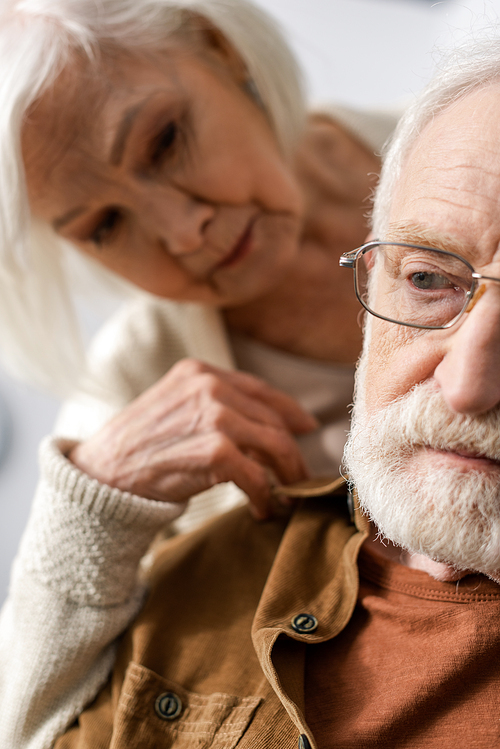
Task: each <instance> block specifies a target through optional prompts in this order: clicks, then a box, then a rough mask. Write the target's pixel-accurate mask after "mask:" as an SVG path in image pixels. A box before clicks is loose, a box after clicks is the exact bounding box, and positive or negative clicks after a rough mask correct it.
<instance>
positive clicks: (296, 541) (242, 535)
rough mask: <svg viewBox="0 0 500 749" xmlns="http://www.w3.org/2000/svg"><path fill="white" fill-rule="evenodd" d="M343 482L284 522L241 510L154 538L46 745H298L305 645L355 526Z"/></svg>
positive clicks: (336, 585) (334, 626)
mask: <svg viewBox="0 0 500 749" xmlns="http://www.w3.org/2000/svg"><path fill="white" fill-rule="evenodd" d="M355 523H356V524H354V523H353V522H352V521H351V519H350V516H349V512H348V509H347V497H346V490H345V487H340V489H339V490H338V492H337V493H336V495H334V496H328V497H325V498H319V499H318V498H317V499H307V500H305V501H304V502H303V504H302V505H301V507H300V508H299V509H297V510H296V511H295V512H294V513H293V515H292V516H291V518H290V519H289V520H286V519H279V520H273V521H270V522H266V523H255V522H254V521H253V520H252V519H251V517H250V515H249V513H248V510H247V509H246V508H240V509H237V510H234V511H232V512H230V513H228V514H227V515H224V516H222V517H220V518H217V519H216V520H215V521H212V522H211V523H210V524H209V525H208V526H205V527H204V528H203V529H202V530H199V531H196V532H195V533H192V534H190V535H188V536H184V537H179V538H177V539H175V540H174V541H168V542H167V543H166V545H165V547H164V548H163V549H161V550H160V551H159V552H158V554H157V558H156V561H155V564H154V566H153V569H152V571H151V575H150V580H151V592H150V595H149V597H148V599H147V602H146V605H145V607H144V609H143V611H142V613H141V614H140V616H139V617H138V619H137V620H136V621H135V622H134V624H133V625H132V626H131V628H130V629H129V630H128V631H127V632H126V633H125V635H124V636H123V639H122V642H121V644H120V646H119V650H118V657H117V662H116V666H115V668H114V671H113V674H112V676H111V679H110V681H109V683H108V685H107V687H106V688H105V689H104V690H103V691H102V692H101V694H100V695H99V696H98V697H97V699H96V700H95V702H94V703H93V704H92V705H90V706H89V707H88V708H87V709H86V710H85V711H84V712H83V714H82V715H81V716H80V718H79V720H78V722H77V723H76V724H75V725H74V726H72V727H71V728H70V729H69V730H68V732H67V733H66V734H65V735H64V736H62V737H61V738H59V740H58V741H57V742H56V745H55V747H56V749H153V748H154V749H160V747H161V748H163V747H174V749H195V748H196V749H208V748H209V747H210V748H211V749H233V747H235V746H236V745H238V748H239V749H250V748H251V749H264V748H266V749H270V748H271V747H272V748H273V749H281V748H283V749H297V747H298V746H300V747H305V749H307V745H308V742H309V743H310V745H311V746H312V747H315V742H314V737H313V736H312V734H311V732H310V730H309V728H308V726H307V724H306V722H305V718H304V665H305V646H306V644H307V643H315V642H323V641H325V640H328V639H330V638H332V637H335V636H336V635H337V634H338V633H339V632H340V631H341V630H342V629H343V627H344V626H345V625H346V624H347V622H348V621H349V619H350V617H351V614H352V611H353V609H354V606H355V604H356V597H357V590H358V574H357V566H356V559H357V554H358V551H359V548H360V546H361V544H362V542H363V540H364V539H365V538H366V536H367V522H366V520H365V519H364V518H363V517H362V516H360V515H359V513H358V512H356V518H355Z"/></svg>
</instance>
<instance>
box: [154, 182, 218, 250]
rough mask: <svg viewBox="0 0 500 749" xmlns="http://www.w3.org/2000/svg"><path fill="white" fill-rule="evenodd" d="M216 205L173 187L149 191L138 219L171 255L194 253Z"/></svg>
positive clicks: (198, 247)
mask: <svg viewBox="0 0 500 749" xmlns="http://www.w3.org/2000/svg"><path fill="white" fill-rule="evenodd" d="M214 214H215V207H214V206H213V205H212V204H210V203H207V202H205V201H203V200H202V199H199V198H197V197H194V196H192V195H190V194H189V193H187V192H184V191H183V190H180V189H176V188H174V187H162V188H158V187H156V186H155V189H152V190H151V191H148V192H147V194H146V196H145V199H144V212H143V214H142V217H141V220H142V222H143V224H144V227H145V230H146V232H147V234H149V235H150V236H151V238H152V239H153V240H154V241H160V242H161V243H162V244H163V245H164V247H165V248H166V249H167V251H168V252H169V253H170V255H172V256H174V257H180V256H181V255H191V254H193V253H196V252H197V251H198V250H199V249H200V248H201V247H202V246H203V242H204V239H205V231H206V228H207V226H208V224H209V223H210V222H211V220H212V219H213V217H214Z"/></svg>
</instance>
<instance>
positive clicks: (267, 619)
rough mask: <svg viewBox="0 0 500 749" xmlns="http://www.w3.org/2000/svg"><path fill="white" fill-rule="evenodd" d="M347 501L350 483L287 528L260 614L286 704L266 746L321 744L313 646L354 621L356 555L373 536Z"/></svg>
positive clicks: (269, 667)
mask: <svg viewBox="0 0 500 749" xmlns="http://www.w3.org/2000/svg"><path fill="white" fill-rule="evenodd" d="M345 502H346V496H345V488H344V491H343V492H342V493H341V494H340V495H339V496H334V497H327V498H321V499H309V500H306V501H305V502H304V506H303V508H302V509H301V510H300V511H299V512H298V513H296V514H295V516H294V518H293V521H292V522H291V523H290V525H289V527H288V528H287V531H286V533H285V536H284V538H283V541H282V544H281V546H280V549H279V551H278V554H277V557H276V561H275V564H274V566H273V568H272V570H271V573H270V575H269V578H268V581H267V583H266V586H265V588H264V591H263V595H262V598H261V601H260V604H259V607H258V609H257V612H256V616H255V619H254V624H253V628H252V639H253V643H254V647H255V650H256V653H257V656H258V658H259V661H260V664H261V668H262V670H263V673H264V674H265V677H266V679H267V682H268V685H269V687H270V688H271V689H272V693H273V696H274V697H277V698H278V700H279V703H280V705H281V706H282V708H284V711H283V710H282V716H281V718H280V720H281V722H282V726H281V732H280V730H276V725H274V726H270V727H269V732H270V737H271V735H272V736H273V737H274V739H273V740H272V741H271V740H270V741H269V742H265V741H264V742H263V746H266V747H267V746H273V747H276V746H277V745H279V746H281V747H290V749H295V748H296V747H297V749H316V746H317V745H316V742H315V739H314V736H313V734H312V732H311V730H310V729H309V727H308V725H307V722H306V716H305V695H304V681H305V664H306V649H307V646H311V645H314V644H316V643H320V642H325V641H326V640H329V639H331V638H333V637H335V636H336V635H338V634H339V633H340V632H341V631H342V629H343V628H344V627H345V626H346V624H347V623H348V622H349V620H350V618H351V615H352V612H353V610H354V607H355V605H356V600H357V593H358V571H357V564H356V560H357V556H358V552H359V549H360V547H361V545H362V543H363V541H364V540H365V539H366V538H367V536H368V523H367V520H366V518H364V517H363V516H361V515H360V513H359V510H358V509H356V511H355V518H354V519H353V520H351V519H350V517H349V514H348V511H347V505H346V504H345ZM332 510H334V517H333V519H332ZM337 512H338V517H337V518H335V515H336V514H337ZM353 521H354V522H353ZM276 737H278V742H276ZM258 743H260V742H258Z"/></svg>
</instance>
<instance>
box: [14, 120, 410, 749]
mask: <svg viewBox="0 0 500 749" xmlns="http://www.w3.org/2000/svg"><path fill="white" fill-rule="evenodd" d="M333 114H334V115H335V116H337V118H338V119H339V120H340V121H342V122H344V123H345V124H347V125H349V126H350V127H351V128H353V129H355V131H356V133H357V135H358V136H359V137H361V138H362V139H363V140H365V142H367V143H368V144H369V145H370V146H371V147H372V148H373V149H374V150H378V149H379V148H380V147H381V145H382V141H383V140H384V139H385V137H386V136H387V134H388V132H389V131H390V128H391V127H392V126H393V125H394V122H395V119H394V117H392V116H385V117H384V116H382V117H381V116H380V115H376V116H375V117H371V116H368V115H364V116H361V115H359V114H356V113H352V112H350V111H348V110H336V111H333ZM184 357H194V358H198V359H202V360H204V361H207V362H209V363H212V364H214V365H216V366H219V367H227V368H231V367H232V366H233V362H232V357H231V352H230V349H229V345H228V341H227V337H226V334H225V330H224V326H223V324H222V321H221V319H220V317H219V315H218V313H217V312H216V311H214V310H210V309H206V308H202V307H200V306H198V305H194V304H193V305H190V304H188V305H177V304H174V303H170V302H163V301H158V300H155V299H152V298H150V297H148V296H147V295H144V296H143V297H140V298H139V299H138V300H137V301H136V302H135V303H133V304H132V305H129V306H127V307H126V308H125V309H124V310H123V311H122V312H120V313H119V314H118V315H117V316H116V317H115V318H114V319H113V320H112V321H111V322H110V323H108V324H107V325H106V326H105V327H104V329H103V331H102V332H101V333H100V334H99V336H98V337H97V339H96V341H95V343H94V345H93V347H92V350H91V354H90V371H91V373H92V376H93V382H94V383H95V387H94V389H93V390H92V392H91V393H90V392H88V391H87V392H85V393H83V392H82V393H79V394H78V395H77V396H76V397H75V398H74V399H73V400H72V401H70V402H69V403H67V404H65V406H64V407H63V409H62V412H61V415H60V418H59V420H58V423H57V425H56V429H55V434H56V435H64V436H63V437H57V436H56V437H51V438H47V439H46V440H45V441H44V442H43V443H42V446H41V449H40V466H41V479H40V483H39V487H38V489H37V492H36V496H35V499H34V503H33V507H32V511H31V516H30V519H29V522H28V526H27V528H26V530H25V533H24V536H23V539H22V542H21V545H20V549H19V552H18V555H17V557H16V560H15V563H14V566H13V573H12V581H11V587H10V592H9V596H8V599H7V602H6V604H5V605H4V608H3V610H2V612H1V615H0V748H1V749H50V747H52V746H53V743H54V741H55V739H56V737H57V736H58V735H60V734H61V733H62V732H64V730H65V729H66V728H67V727H68V726H69V725H70V724H71V723H72V722H73V720H74V719H75V718H76V717H77V715H78V714H79V713H80V712H81V710H82V709H83V708H84V706H85V705H86V704H88V703H89V702H90V701H91V700H92V699H93V698H94V697H95V695H96V694H97V692H98V691H99V689H100V688H101V687H102V685H103V684H104V683H105V681H106V679H107V677H108V674H109V672H110V669H111V667H112V664H113V659H114V642H115V640H116V638H117V636H118V635H119V634H120V633H121V632H122V631H123V630H124V629H125V628H126V626H127V625H128V624H129V622H130V621H131V619H132V618H133V617H134V616H135V615H136V613H137V611H138V609H139V608H140V606H141V602H142V599H143V596H144V589H143V585H142V584H141V580H140V562H141V559H142V558H143V556H144V554H145V552H146V550H147V549H148V547H149V546H150V544H151V541H152V540H153V538H154V537H155V535H156V534H157V532H158V531H159V530H160V529H162V528H164V526H165V525H166V524H170V527H171V529H172V532H183V531H186V530H189V529H191V528H193V527H195V526H197V525H198V524H200V523H201V522H203V521H204V520H205V519H207V518H208V517H210V516H211V515H213V514H214V513H215V512H221V511H223V510H225V509H229V508H230V507H232V506H234V505H235V504H236V503H239V502H242V501H244V495H243V494H242V492H241V491H240V490H239V489H237V487H235V486H234V485H233V484H223V485H219V486H216V487H214V488H213V489H210V490H209V491H207V492H203V494H200V495H198V496H197V497H194V498H192V499H191V501H190V503H189V509H188V510H187V511H186V512H185V513H184V514H182V515H181V513H182V510H183V509H184V508H183V507H182V506H179V505H177V504H173V503H168V502H155V501H152V500H147V499H144V498H142V497H138V496H134V495H131V494H127V493H124V492H120V491H119V490H117V489H111V488H110V487H107V486H103V485H101V484H99V482H97V481H95V480H93V479H90V478H89V477H88V476H86V475H85V474H83V473H82V472H81V471H79V470H78V469H77V468H76V467H75V466H74V465H73V464H72V463H70V462H69V461H68V460H66V458H65V457H64V455H65V453H67V451H68V449H69V447H70V446H71V444H72V440H75V439H83V438H85V437H87V436H89V435H90V434H92V433H94V432H95V431H97V430H98V429H99V428H100V427H101V426H102V425H103V424H104V423H106V421H108V420H109V418H111V416H113V415H114V414H115V413H117V412H118V411H119V410H121V409H122V408H123V407H124V406H125V405H126V404H127V403H129V402H130V401H131V400H133V399H134V398H135V397H137V396H138V395H139V394H140V393H141V392H143V391H144V390H145V389H146V388H147V387H149V386H150V385H152V384H153V383H154V382H156V381H157V380H158V379H159V378H160V377H161V376H162V375H163V374H165V372H166V371H167V370H168V369H169V368H170V367H171V366H172V365H173V364H174V363H175V362H176V361H178V360H179V359H182V358H184ZM179 516H180V517H179ZM177 518H178V519H177Z"/></svg>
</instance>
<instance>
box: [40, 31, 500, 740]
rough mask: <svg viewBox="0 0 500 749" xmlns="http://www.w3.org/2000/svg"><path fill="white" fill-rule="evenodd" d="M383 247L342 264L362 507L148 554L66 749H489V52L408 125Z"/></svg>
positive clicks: (385, 196)
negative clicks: (144, 592)
mask: <svg viewBox="0 0 500 749" xmlns="http://www.w3.org/2000/svg"><path fill="white" fill-rule="evenodd" d="M374 231H375V234H376V236H378V237H380V241H376V242H370V243H368V244H367V245H365V246H364V247H362V248H360V249H358V250H356V251H354V252H353V253H348V254H347V255H346V256H344V258H343V264H344V265H348V266H349V265H350V266H352V267H353V268H354V271H355V276H356V290H357V293H358V296H359V297H360V299H361V301H362V303H363V304H364V305H365V307H366V308H367V310H368V312H369V313H371V314H370V315H368V316H367V325H366V342H365V348H364V353H363V357H362V360H361V363H360V367H359V376H358V382H357V400H356V407H355V412H354V423H353V430H352V435H351V438H350V441H349V444H348V448H347V454H346V463H347V468H348V471H349V475H350V479H351V481H352V483H353V485H354V487H355V490H356V491H354V492H352V493H351V492H349V491H347V489H346V487H345V486H339V487H338V488H337V490H336V492H334V493H332V494H330V495H329V496H326V497H315V498H314V497H311V498H309V499H306V500H305V501H304V502H303V503H302V505H301V506H300V507H299V508H298V509H296V510H295V511H294V513H293V514H292V517H291V518H290V519H276V520H274V521H271V522H268V523H264V524H256V523H255V522H254V521H252V520H251V518H250V516H249V515H248V513H247V511H246V510H245V509H238V510H236V511H233V512H232V513H230V514H228V515H226V516H224V517H222V518H219V519H217V520H215V521H213V522H212V523H211V524H210V526H209V527H208V528H205V529H202V530H201V531H197V532H196V533H194V534H192V535H190V536H187V537H183V538H179V539H176V540H175V541H173V542H170V543H169V544H168V546H167V547H166V548H165V549H163V550H160V551H159V552H158V553H157V557H156V561H155V563H154V565H153V568H152V571H151V573H150V584H151V591H150V594H149V598H148V600H147V602H146V605H145V607H144V609H143V611H142V613H141V614H140V616H139V617H138V619H137V620H136V622H135V623H134V624H133V625H132V626H131V627H130V628H129V630H128V631H127V632H126V633H125V635H124V636H123V638H122V640H121V643H120V644H119V647H118V652H117V659H116V663H115V666H114V670H113V673H112V676H111V678H110V680H109V682H108V684H107V686H105V688H104V689H103V690H102V691H101V693H100V694H99V695H98V696H97V698H96V699H95V700H94V701H93V702H92V703H91V704H90V705H89V706H88V707H87V708H86V709H85V710H84V711H83V712H82V713H81V715H80V716H79V718H78V719H77V720H76V721H75V723H74V725H73V726H72V727H70V729H69V730H68V731H67V732H66V733H65V734H64V735H63V736H61V737H60V738H59V739H58V741H57V742H56V744H55V746H56V749H69V748H70V747H74V748H75V749H76V748H77V747H78V749H82V748H84V747H85V748H88V749H104V748H105V747H106V748H111V747H112V749H125V747H126V748H127V749H139V748H140V749H149V747H155V748H157V747H163V746H165V747H169V746H173V747H176V748H178V749H194V748H195V747H196V748H197V749H198V748H200V749H202V748H203V747H207V748H208V747H214V749H215V748H217V749H233V747H236V746H238V748H239V749H249V748H250V747H251V749H259V748H260V747H262V748H264V747H266V748H267V747H269V748H271V747H273V749H274V747H278V748H283V749H285V748H286V749H288V748H290V749H292V748H294V749H295V747H297V746H298V747H300V748H301V749H309V747H315V746H318V747H319V749H323V748H324V749H330V748H332V749H333V747H342V749H347V748H348V747H349V748H350V747H352V748H353V749H354V747H356V749H362V748H363V747H370V748H373V747H405V749H409V748H410V747H411V748H415V749H417V747H418V749H425V748H431V747H432V748H434V747H439V749H451V747H453V749H455V748H456V747H468V748H470V747H484V748H485V749H486V748H487V747H488V748H490V747H493V746H498V745H500V718H499V715H498V705H499V699H500V626H499V621H500V586H499V583H500V431H499V426H500V420H499V401H500V289H499V287H498V285H497V284H498V283H499V282H500V250H499V246H500V44H499V43H495V44H492V45H489V46H488V47H487V48H485V49H484V50H479V51H478V50H477V49H476V50H475V52H474V54H471V55H470V56H469V57H468V58H465V59H461V60H460V65H456V64H455V63H454V62H453V61H452V63H451V64H450V66H449V67H448V68H447V69H446V70H445V71H444V73H443V74H442V75H441V77H440V78H438V79H437V81H436V82H435V83H434V84H433V85H432V86H431V88H430V89H429V90H428V91H427V92H426V93H425V94H424V96H423V97H422V98H421V99H420V100H419V101H418V102H417V103H416V105H415V106H414V107H413V109H412V110H411V111H410V112H409V114H408V115H407V116H406V118H405V120H404V121H403V123H402V126H401V128H400V130H399V134H398V136H397V137H396V140H395V143H394V145H393V147H392V150H391V151H390V153H389V156H388V159H387V162H386V167H385V172H384V175H383V178H382V182H381V187H380V190H379V194H378V198H377V203H376V210H375V222H374ZM356 494H357V498H358V500H357V499H356ZM358 501H359V505H358ZM137 522H138V521H137ZM132 531H133V529H132ZM109 543H110V545H112V544H113V539H112V538H111V536H110V537H109ZM115 558H117V559H118V558H119V555H118V554H117V555H116V557H115Z"/></svg>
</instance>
